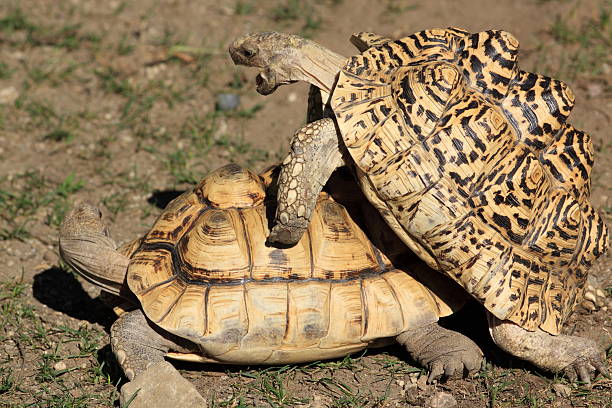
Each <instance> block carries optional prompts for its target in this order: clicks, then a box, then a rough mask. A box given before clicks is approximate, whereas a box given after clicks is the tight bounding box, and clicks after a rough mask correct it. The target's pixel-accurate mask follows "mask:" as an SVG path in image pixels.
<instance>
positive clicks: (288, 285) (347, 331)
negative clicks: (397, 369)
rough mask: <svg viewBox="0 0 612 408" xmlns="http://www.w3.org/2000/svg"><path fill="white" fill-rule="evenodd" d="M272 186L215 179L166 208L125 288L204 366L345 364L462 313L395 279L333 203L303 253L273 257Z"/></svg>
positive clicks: (242, 175)
mask: <svg viewBox="0 0 612 408" xmlns="http://www.w3.org/2000/svg"><path fill="white" fill-rule="evenodd" d="M269 180H270V178H269V177H266V178H260V177H259V176H257V175H255V174H253V173H251V172H250V171H248V170H245V169H242V168H241V167H239V166H237V165H228V166H225V167H222V168H221V169H219V170H217V171H215V172H213V173H212V174H210V175H209V176H208V177H206V178H205V179H204V180H203V181H202V182H201V183H200V184H198V185H197V186H196V187H195V188H194V189H193V190H191V191H188V192H186V193H184V194H183V195H181V196H180V197H178V198H177V199H175V200H174V201H172V202H171V203H170V204H169V206H168V207H167V208H166V210H165V211H164V212H163V213H162V214H161V216H160V217H159V218H158V220H157V221H156V223H155V224H154V226H153V227H152V229H151V230H150V231H149V232H148V233H147V234H146V236H145V237H144V239H143V240H142V242H141V243H140V247H139V249H138V250H137V251H135V253H134V255H133V256H132V258H131V261H130V264H129V267H128V274H127V282H128V285H129V287H130V290H131V291H132V292H133V293H134V294H135V295H136V297H137V298H138V299H139V301H140V303H141V306H142V309H143V311H144V313H145V314H146V316H147V317H148V319H149V320H150V321H151V322H153V323H154V324H156V325H158V326H159V327H161V328H162V329H164V330H166V331H168V332H170V333H173V334H176V335H178V336H180V337H183V338H187V339H189V340H191V341H193V342H195V343H196V344H198V345H199V346H200V348H201V352H202V353H201V354H202V359H201V360H202V361H216V362H223V363H232V364H241V363H243V364H244V363H248V364H257V363H259V364H280V363H291V362H303V361H313V360H319V359H324V358H333V357H339V356H344V355H347V354H349V353H352V352H355V351H358V350H361V349H363V348H365V347H367V346H369V345H372V344H375V343H377V342H378V341H379V340H380V339H387V338H393V337H394V336H396V335H397V334H399V333H401V332H403V331H405V330H406V329H408V328H411V327H420V326H422V325H426V324H430V323H432V322H435V321H437V320H438V317H441V316H445V315H448V314H450V313H451V312H452V311H453V310H454V309H455V308H456V307H458V305H459V303H460V301H458V300H457V299H456V298H453V295H452V294H451V297H449V299H450V300H442V298H441V297H440V296H438V295H435V294H434V293H433V291H432V290H430V289H429V288H428V287H426V286H424V285H422V284H420V283H419V282H418V281H417V279H415V277H414V276H413V275H411V274H410V273H407V272H404V271H402V270H398V269H396V268H395V267H394V266H393V265H392V264H391V262H390V261H389V258H388V257H387V256H385V255H384V254H383V253H382V252H381V251H380V250H379V249H378V248H377V247H376V246H374V245H373V244H372V243H371V241H370V240H369V239H368V238H367V237H366V235H365V233H364V232H363V230H362V229H361V228H360V227H359V226H358V225H357V224H356V223H355V222H353V221H352V219H351V218H350V217H349V215H348V213H347V211H346V210H345V208H344V207H343V206H341V205H340V204H338V203H337V202H335V201H334V200H333V199H332V198H331V197H330V196H329V195H328V194H326V193H321V196H320V198H319V201H318V203H317V206H316V209H315V211H314V215H313V221H312V223H311V226H310V227H309V228H308V230H307V233H306V234H305V235H304V237H303V238H302V240H301V241H300V242H299V243H298V244H297V245H296V246H294V247H291V248H286V249H283V248H280V249H279V248H274V247H269V246H266V244H265V242H266V237H267V236H268V233H269V230H268V217H267V215H268V214H267V213H270V211H271V210H270V208H269V204H270V203H271V202H273V201H274V200H269V201H268V200H265V188H266V185H265V184H264V182H263V181H269ZM272 211H273V210H272ZM416 259H417V260H418V258H416ZM426 269H427V267H426V266H425V265H424V264H423V263H421V265H420V266H414V267H413V268H412V270H413V271H414V272H415V273H418V272H419V270H420V271H423V270H426ZM427 274H431V272H429V271H428V272H427ZM451 283H452V282H451ZM436 292H440V290H436ZM179 357H180V356H179Z"/></svg>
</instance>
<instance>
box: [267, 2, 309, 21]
mask: <svg viewBox="0 0 612 408" xmlns="http://www.w3.org/2000/svg"><path fill="white" fill-rule="evenodd" d="M302 8H303V6H302V2H301V1H300V0H286V1H284V2H282V3H280V4H277V5H276V7H274V8H273V9H272V18H273V19H274V20H276V21H284V20H297V19H298V18H299V17H300V15H301V13H302Z"/></svg>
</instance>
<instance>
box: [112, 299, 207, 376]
mask: <svg viewBox="0 0 612 408" xmlns="http://www.w3.org/2000/svg"><path fill="white" fill-rule="evenodd" d="M158 330H159V329H158ZM158 330H156V329H154V328H153V327H151V324H150V323H149V321H148V320H147V319H146V317H145V316H144V315H143V313H142V311H141V310H134V311H133V312H128V313H124V314H122V315H121V316H120V317H119V319H117V321H116V322H115V323H114V324H113V326H112V327H111V346H112V349H113V353H114V354H115V357H116V358H117V361H118V362H119V365H120V366H121V368H122V369H123V372H124V373H125V376H126V377H127V378H128V379H129V380H130V381H132V380H133V379H134V377H135V376H137V375H138V374H140V373H141V372H143V371H145V370H146V369H147V367H148V366H149V365H151V364H154V363H159V362H162V361H164V356H165V355H166V353H167V352H168V351H178V352H185V353H192V352H198V351H199V348H198V347H197V346H196V345H195V344H193V343H191V342H189V341H188V340H185V339H181V338H179V337H177V336H174V335H173V334H170V333H167V332H161V330H159V331H158Z"/></svg>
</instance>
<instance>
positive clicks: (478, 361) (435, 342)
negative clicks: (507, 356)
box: [396, 323, 483, 383]
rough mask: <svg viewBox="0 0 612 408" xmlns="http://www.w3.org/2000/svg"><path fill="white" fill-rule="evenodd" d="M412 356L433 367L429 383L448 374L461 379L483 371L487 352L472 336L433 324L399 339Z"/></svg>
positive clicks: (449, 376) (423, 364) (430, 369)
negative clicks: (484, 356)
mask: <svg viewBox="0 0 612 408" xmlns="http://www.w3.org/2000/svg"><path fill="white" fill-rule="evenodd" d="M396 340H397V342H398V343H400V344H401V345H403V346H404V347H405V348H406V350H407V351H408V353H409V354H410V357H412V359H413V360H415V361H416V362H417V363H419V364H421V365H422V366H423V367H426V368H427V369H428V370H429V377H427V382H428V383H431V382H433V381H434V380H436V379H438V378H440V377H441V376H445V377H446V378H461V377H463V376H465V375H472V374H474V373H476V372H477V371H478V370H480V368H481V366H482V362H483V354H482V351H481V350H480V348H479V347H478V346H477V345H476V343H474V342H473V341H472V340H471V339H469V338H467V337H466V336H464V335H463V334H461V333H458V332H455V331H452V330H448V329H445V328H443V327H441V326H440V325H438V323H432V324H430V325H427V326H425V327H420V328H417V329H414V330H408V331H406V332H404V333H402V334H400V335H399V336H397V338H396Z"/></svg>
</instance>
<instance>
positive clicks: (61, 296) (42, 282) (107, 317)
mask: <svg viewBox="0 0 612 408" xmlns="http://www.w3.org/2000/svg"><path fill="white" fill-rule="evenodd" d="M32 293H33V295H34V298H36V299H37V300H38V301H39V302H41V303H43V304H45V305H46V306H47V307H49V308H51V309H53V310H56V311H58V312H62V313H64V314H66V315H68V316H70V317H73V318H75V319H79V320H86V321H88V322H89V323H97V324H100V325H102V326H104V327H105V328H106V329H108V328H109V327H110V325H111V324H112V323H113V321H114V320H115V314H114V313H113V311H112V310H111V309H110V308H108V307H107V306H106V305H105V304H104V303H102V302H101V301H100V300H99V299H98V298H91V297H90V296H89V294H88V293H87V292H86V291H85V290H84V289H83V286H81V284H80V283H79V281H78V280H77V279H76V278H75V277H74V275H72V274H71V273H68V272H66V271H64V270H63V269H60V268H58V267H53V268H49V269H47V270H45V271H43V272H41V273H39V274H38V275H35V276H34V282H33V284H32Z"/></svg>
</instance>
